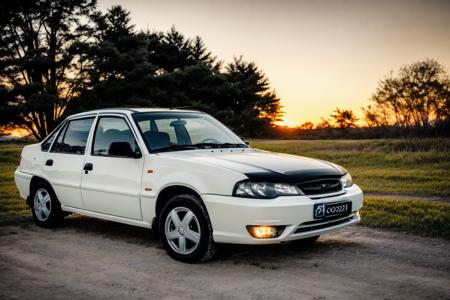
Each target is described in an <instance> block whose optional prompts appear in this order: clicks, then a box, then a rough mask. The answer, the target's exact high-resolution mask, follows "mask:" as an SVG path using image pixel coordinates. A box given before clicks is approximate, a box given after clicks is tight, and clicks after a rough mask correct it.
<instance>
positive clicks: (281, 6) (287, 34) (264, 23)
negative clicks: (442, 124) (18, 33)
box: [99, 0, 450, 126]
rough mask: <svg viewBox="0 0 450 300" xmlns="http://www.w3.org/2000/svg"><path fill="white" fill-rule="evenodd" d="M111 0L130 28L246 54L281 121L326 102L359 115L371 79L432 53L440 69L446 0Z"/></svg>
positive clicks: (447, 45) (445, 43) (446, 42)
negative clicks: (266, 83)
mask: <svg viewBox="0 0 450 300" xmlns="http://www.w3.org/2000/svg"><path fill="white" fill-rule="evenodd" d="M117 4H120V5H122V6H123V7H125V8H126V9H128V10H129V11H131V17H132V22H133V23H134V24H136V29H149V30H158V31H166V30H168V29H169V28H170V27H171V26H172V25H175V27H176V28H177V29H178V30H179V31H181V32H182V33H184V34H185V35H187V36H191V37H193V36H195V35H199V36H201V37H202V38H203V39H204V41H205V42H206V45H207V46H208V49H209V50H210V51H212V52H213V53H214V54H215V55H217V56H218V58H219V59H220V60H223V61H225V62H228V61H231V60H232V58H233V56H240V55H243V57H244V59H245V60H248V61H254V62H255V63H256V64H257V65H258V66H259V67H260V68H261V69H262V70H263V71H264V72H265V73H266V75H267V76H268V78H269V80H270V83H271V86H272V87H273V88H274V89H275V90H276V92H277V93H278V95H279V96H280V98H281V102H282V105H283V110H284V112H285V115H284V119H285V124H287V125H291V126H293V125H298V124H301V123H303V122H305V121H313V122H315V123H316V122H318V121H319V120H320V118H321V117H327V116H329V115H330V113H332V111H333V109H334V108H336V107H341V108H350V109H353V110H354V111H355V112H356V113H357V115H358V116H360V115H361V109H360V108H361V107H362V106H365V105H367V104H368V99H369V97H370V95H371V93H372V92H373V91H374V90H375V88H376V86H377V81H378V80H380V79H382V78H383V77H384V75H386V74H388V73H389V72H390V71H391V70H395V71H396V70H398V68H399V67H400V66H401V65H403V64H408V63H411V62H414V61H417V60H420V59H424V58H434V59H436V60H438V61H439V62H441V63H442V64H443V65H444V67H445V68H446V69H447V71H450V1H443V0H442V1H425V0H424V1H415V0H397V1H395V0H390V1H389V0H386V1H361V0H352V1H346V0H334V1H288V0H285V1H282V0H280V1H275V0H274V1H267V0H260V1H249V0H248V1H244V0H241V1H234V0H231V1H230V0H228V1H216V0H210V1H199V0H195V1H194V0H189V1H188V0H160V1H149V0H131V1H118V0H99V7H100V8H101V9H102V10H106V9H107V8H108V7H110V6H111V5H117Z"/></svg>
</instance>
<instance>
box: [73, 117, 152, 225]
mask: <svg viewBox="0 0 450 300" xmlns="http://www.w3.org/2000/svg"><path fill="white" fill-rule="evenodd" d="M124 146H126V147H128V146H129V147H128V148H127V149H129V150H131V153H130V151H128V152H126V151H125V152H124V151H123V150H124ZM126 147H125V148H126ZM118 149H119V150H118ZM127 153H130V155H128V154H127ZM140 153H141V151H140V149H139V146H138V144H137V142H136V138H135V136H134V133H133V131H132V130H131V127H130V125H129V123H128V121H127V120H126V119H125V117H122V116H99V118H98V121H97V124H96V127H95V131H94V136H93V142H92V146H91V148H90V151H89V153H88V154H87V156H86V160H85V168H86V170H85V171H84V172H83V174H82V180H81V192H82V195H83V201H84V204H85V209H86V210H90V211H94V212H99V213H104V214H109V215H113V216H119V217H124V218H129V219H136V220H142V214H141V205H140V189H141V177H142V169H143V165H144V159H143V158H142V155H139V154H140Z"/></svg>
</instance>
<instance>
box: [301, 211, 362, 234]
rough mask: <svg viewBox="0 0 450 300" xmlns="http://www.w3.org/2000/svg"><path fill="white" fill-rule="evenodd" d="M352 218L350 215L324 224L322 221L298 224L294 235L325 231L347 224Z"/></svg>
mask: <svg viewBox="0 0 450 300" xmlns="http://www.w3.org/2000/svg"><path fill="white" fill-rule="evenodd" d="M354 218H355V215H351V216H347V217H345V218H341V219H337V220H336V219H335V220H328V221H326V222H325V223H324V221H322V220H319V221H311V222H305V223H302V224H300V226H299V227H298V228H297V229H296V230H295V232H294V234H297V233H305V232H310V231H314V230H319V229H325V228H328V227H332V226H336V225H340V224H344V223H347V222H349V221H351V220H353V219H354Z"/></svg>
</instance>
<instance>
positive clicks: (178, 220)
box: [159, 194, 216, 263]
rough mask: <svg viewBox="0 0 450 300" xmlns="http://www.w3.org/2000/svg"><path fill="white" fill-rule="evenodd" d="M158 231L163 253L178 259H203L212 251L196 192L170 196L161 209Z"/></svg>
mask: <svg viewBox="0 0 450 300" xmlns="http://www.w3.org/2000/svg"><path fill="white" fill-rule="evenodd" d="M159 234H160V236H161V240H162V243H163V245H164V248H165V249H166V251H167V253H168V254H169V255H170V256H171V257H173V258H174V259H176V260H178V261H181V262H185V263H194V262H197V261H200V260H203V261H205V260H208V259H211V258H212V257H213V256H214V254H215V249H216V247H215V244H214V241H213V238H212V226H211V223H210V221H209V217H208V213H207V212H206V209H205V208H204V206H203V205H202V203H201V201H200V199H199V198H198V197H197V196H194V195H189V194H186V195H178V196H175V197H173V198H172V199H170V200H169V201H168V202H167V203H166V205H165V206H164V207H163V209H162V211H161V215H160V218H159Z"/></svg>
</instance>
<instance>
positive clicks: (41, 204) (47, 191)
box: [30, 182, 64, 227]
mask: <svg viewBox="0 0 450 300" xmlns="http://www.w3.org/2000/svg"><path fill="white" fill-rule="evenodd" d="M32 197H33V198H32V199H31V203H30V206H31V212H32V213H33V218H34V222H35V223H36V224H37V225H39V226H42V227H54V226H56V225H59V224H60V222H61V221H62V219H63V218H64V213H63V212H62V210H61V204H60V203H59V201H58V199H57V198H56V194H55V192H54V191H53V189H52V187H51V186H50V185H49V184H48V183H46V182H40V183H38V184H36V186H34V188H33V191H32Z"/></svg>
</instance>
